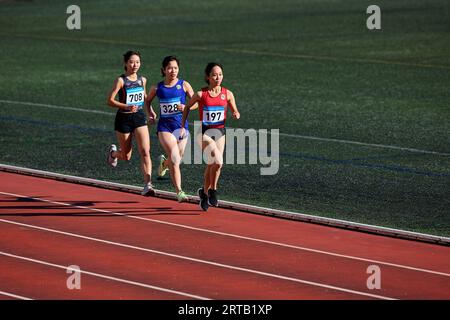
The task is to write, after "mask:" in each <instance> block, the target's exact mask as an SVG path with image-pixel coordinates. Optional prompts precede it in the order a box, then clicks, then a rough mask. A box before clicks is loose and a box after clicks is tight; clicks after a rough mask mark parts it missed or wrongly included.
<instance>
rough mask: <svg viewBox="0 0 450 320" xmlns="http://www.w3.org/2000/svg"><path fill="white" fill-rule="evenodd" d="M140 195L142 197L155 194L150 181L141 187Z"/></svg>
mask: <svg viewBox="0 0 450 320" xmlns="http://www.w3.org/2000/svg"><path fill="white" fill-rule="evenodd" d="M141 195H143V196H144V197H150V196H154V195H155V189H153V185H152V183H151V182H149V183H147V184H146V185H145V186H144V189H142V192H141Z"/></svg>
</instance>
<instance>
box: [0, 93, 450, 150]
mask: <svg viewBox="0 0 450 320" xmlns="http://www.w3.org/2000/svg"><path fill="white" fill-rule="evenodd" d="M0 103H11V104H19V105H25V106H33V107H43V108H50V109H60V110H68V111H76V112H85V113H95V114H102V115H108V116H112V117H113V116H115V113H114V112H107V111H100V110H95V108H96V107H91V108H89V109H82V108H74V107H64V106H57V105H51V104H45V103H34V102H26V101H13V100H0ZM227 129H236V130H238V129H241V128H230V127H228V128H227ZM242 130H245V129H242ZM268 134H273V135H278V136H280V137H287V138H295V139H304V140H314V141H321V142H331V143H342V144H353V145H358V146H363V147H371V148H382V149H392V150H399V151H407V152H413V153H423V154H433V155H438V156H450V153H446V152H437V151H429V150H422V149H416V148H406V147H398V146H393V145H384V144H376V143H366V142H359V141H352V140H343V139H334V138H321V137H314V136H305V135H299V134H292V133H283V132H280V133H272V132H271V131H270V130H269V131H268Z"/></svg>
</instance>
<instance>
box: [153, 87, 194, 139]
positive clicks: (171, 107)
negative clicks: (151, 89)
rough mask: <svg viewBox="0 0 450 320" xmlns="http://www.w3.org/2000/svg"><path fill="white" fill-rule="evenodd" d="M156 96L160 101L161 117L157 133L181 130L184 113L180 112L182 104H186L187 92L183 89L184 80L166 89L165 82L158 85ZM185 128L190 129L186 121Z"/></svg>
mask: <svg viewBox="0 0 450 320" xmlns="http://www.w3.org/2000/svg"><path fill="white" fill-rule="evenodd" d="M156 96H157V97H158V99H159V109H160V116H159V121H158V128H157V132H161V131H166V132H171V133H173V131H175V130H176V129H180V128H181V120H182V118H183V112H182V111H180V110H178V106H179V105H180V104H186V92H185V91H184V88H183V80H182V79H179V80H178V82H177V83H176V84H175V85H174V86H172V87H166V86H165V85H164V81H161V82H159V83H158V86H157V88H156ZM185 128H186V129H187V128H188V122H187V121H186V126H185Z"/></svg>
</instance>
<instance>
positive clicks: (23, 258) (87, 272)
mask: <svg viewBox="0 0 450 320" xmlns="http://www.w3.org/2000/svg"><path fill="white" fill-rule="evenodd" d="M0 254H2V255H4V256H7V257H11V258H16V259H21V260H25V261H29V262H34V263H39V264H43V265H46V266H50V267H55V268H59V269H64V270H67V266H62V265H59V264H55V263H50V262H47V261H42V260H37V259H32V258H28V257H23V256H18V255H15V254H11V253H8V252H3V251H0ZM80 273H84V274H87V275H90V276H94V277H97V278H103V279H108V280H112V281H116V282H121V283H126V284H130V285H134V286H138V287H143V288H147V289H152V290H157V291H162V292H168V293H173V294H176V295H181V296H184V297H189V298H194V299H200V300H211V299H209V298H205V297H202V296H197V295H193V294H190V293H186V292H181V291H176V290H171V289H166V288H162V287H157V286H152V285H149V284H145V283H141V282H136V281H130V280H126V279H121V278H116V277H112V276H108V275H104V274H101V273H95V272H90V271H86V270H80Z"/></svg>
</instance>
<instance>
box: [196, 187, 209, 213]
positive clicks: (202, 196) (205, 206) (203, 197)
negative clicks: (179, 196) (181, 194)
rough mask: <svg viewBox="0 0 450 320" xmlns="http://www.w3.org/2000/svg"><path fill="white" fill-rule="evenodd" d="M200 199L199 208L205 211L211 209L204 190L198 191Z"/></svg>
mask: <svg viewBox="0 0 450 320" xmlns="http://www.w3.org/2000/svg"><path fill="white" fill-rule="evenodd" d="M197 193H198V197H199V198H200V203H199V206H200V208H201V209H202V210H203V211H207V210H208V208H209V205H208V196H207V195H206V194H205V192H204V191H203V188H200V189H198V190H197Z"/></svg>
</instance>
